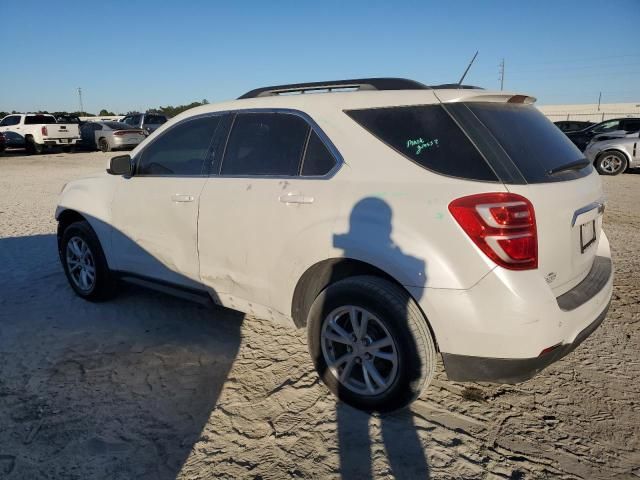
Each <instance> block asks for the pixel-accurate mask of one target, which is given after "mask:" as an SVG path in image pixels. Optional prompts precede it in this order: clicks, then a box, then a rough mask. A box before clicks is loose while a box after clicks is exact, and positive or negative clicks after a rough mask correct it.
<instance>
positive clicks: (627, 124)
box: [622, 120, 640, 133]
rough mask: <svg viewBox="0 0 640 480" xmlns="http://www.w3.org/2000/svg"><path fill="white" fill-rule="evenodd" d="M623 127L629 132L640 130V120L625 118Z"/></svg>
mask: <svg viewBox="0 0 640 480" xmlns="http://www.w3.org/2000/svg"><path fill="white" fill-rule="evenodd" d="M622 128H623V129H624V130H625V131H626V132H629V133H633V132H637V131H638V130H640V120H625V121H624V124H623V125H622Z"/></svg>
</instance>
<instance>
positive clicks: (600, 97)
mask: <svg viewBox="0 0 640 480" xmlns="http://www.w3.org/2000/svg"><path fill="white" fill-rule="evenodd" d="M601 101H602V92H600V95H598V111H600V102H601Z"/></svg>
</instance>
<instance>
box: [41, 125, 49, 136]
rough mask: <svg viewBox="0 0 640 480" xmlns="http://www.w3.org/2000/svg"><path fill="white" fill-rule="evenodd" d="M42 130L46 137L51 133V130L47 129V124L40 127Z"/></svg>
mask: <svg viewBox="0 0 640 480" xmlns="http://www.w3.org/2000/svg"><path fill="white" fill-rule="evenodd" d="M40 131H41V132H42V135H43V136H44V137H46V136H47V135H49V130H47V126H46V125H43V126H42V128H41V129H40Z"/></svg>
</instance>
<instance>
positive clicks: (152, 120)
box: [144, 115, 167, 125]
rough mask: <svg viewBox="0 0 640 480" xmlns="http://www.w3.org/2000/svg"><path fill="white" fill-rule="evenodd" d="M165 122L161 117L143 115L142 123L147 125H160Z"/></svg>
mask: <svg viewBox="0 0 640 480" xmlns="http://www.w3.org/2000/svg"><path fill="white" fill-rule="evenodd" d="M166 121H167V119H166V118H165V117H163V116H162V115H145V117H144V123H146V124H148V125H160V124H163V123H165V122H166Z"/></svg>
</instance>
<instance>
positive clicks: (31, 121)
mask: <svg viewBox="0 0 640 480" xmlns="http://www.w3.org/2000/svg"><path fill="white" fill-rule="evenodd" d="M43 123H44V124H46V125H51V124H53V123H57V122H56V118H55V117H54V116H52V115H28V116H26V117H25V118H24V124H25V125H39V124H43Z"/></svg>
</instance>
